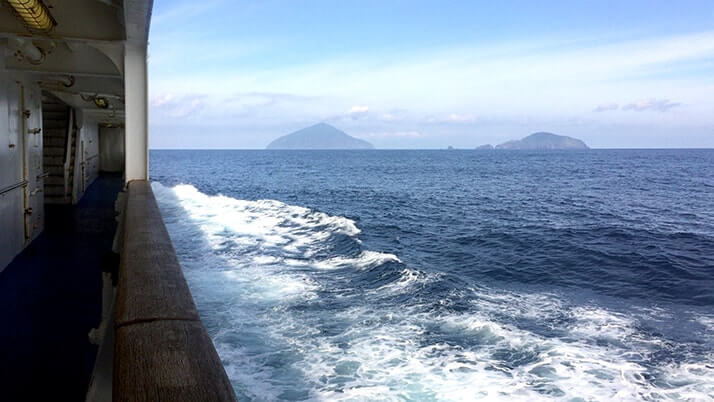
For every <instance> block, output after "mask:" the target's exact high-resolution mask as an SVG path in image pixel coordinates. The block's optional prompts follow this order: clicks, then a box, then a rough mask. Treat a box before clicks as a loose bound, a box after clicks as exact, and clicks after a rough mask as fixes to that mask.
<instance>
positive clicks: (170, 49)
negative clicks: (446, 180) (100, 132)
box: [149, 0, 714, 149]
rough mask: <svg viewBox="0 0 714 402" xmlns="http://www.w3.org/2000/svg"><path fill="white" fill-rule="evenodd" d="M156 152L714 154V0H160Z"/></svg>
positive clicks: (153, 66)
mask: <svg viewBox="0 0 714 402" xmlns="http://www.w3.org/2000/svg"><path fill="white" fill-rule="evenodd" d="M149 98H150V99H149V115H150V146H151V147H152V148H155V149H158V148H190V149H205V148H209V149H216V148H235V149H262V148H264V147H265V146H266V145H267V144H268V143H269V142H270V141H272V140H274V139H275V138H277V137H280V136H282V135H285V134H288V133H290V132H293V131H296V130H299V129H301V128H304V127H306V126H309V125H312V124H315V123H319V122H326V123H329V124H332V125H334V126H335V127H337V128H339V129H341V130H343V131H345V132H347V133H348V134H350V135H352V136H355V137H358V138H362V139H365V140H367V141H369V142H371V143H373V144H374V145H375V146H376V147H377V148H386V149H402V148H410V149H411V148H414V149H423V148H427V149H428V148H446V147H447V146H453V147H456V148H474V147H476V146H479V145H482V144H499V143H502V142H505V141H507V140H511V139H518V138H522V137H524V136H526V135H528V134H530V133H533V132H536V131H549V132H554V133H556V134H562V135H568V136H572V137H576V138H579V139H582V140H583V141H585V142H586V143H587V144H588V145H590V146H591V147H597V148H698V147H708V148H711V147H714V1H711V0H706V1H685V0H682V1H671V0H668V1H658V0H647V1H637V0H628V1H622V0H619V1H609V0H600V1H585V0H582V1H568V2H565V1H508V0H503V1H484V2H478V1H474V0H471V1H448V2H444V1H419V0H410V1H400V0H399V1H397V0H395V1H390V0H376V1H371V0H362V1H349V0H340V1H301V0H284V1H271V0H255V1H236V0H230V1H226V0H204V1H195V0H194V1H184V0H155V1H154V12H153V17H152V22H151V31H150V38H149Z"/></svg>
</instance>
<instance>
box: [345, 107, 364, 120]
mask: <svg viewBox="0 0 714 402" xmlns="http://www.w3.org/2000/svg"><path fill="white" fill-rule="evenodd" d="M368 113H369V107H367V106H352V107H351V108H350V111H349V115H350V117H351V118H352V119H353V120H359V119H363V118H365V117H367V114H368Z"/></svg>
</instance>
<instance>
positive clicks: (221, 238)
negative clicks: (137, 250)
mask: <svg viewBox="0 0 714 402" xmlns="http://www.w3.org/2000/svg"><path fill="white" fill-rule="evenodd" d="M150 156H151V177H152V180H153V189H154V192H155V195H156V198H157V200H158V202H159V206H160V208H161V212H162V215H163V217H164V221H165V223H166V226H167V228H168V230H169V233H170V235H171V239H172V241H173V243H174V246H175V248H176V252H177V255H178V258H179V261H180V262H181V264H182V267H183V270H184V273H185V275H186V279H187V281H188V283H189V287H190V288H191V291H192V293H193V295H194V298H195V300H196V304H197V306H198V309H199V312H200V314H201V318H202V320H203V321H204V323H205V325H206V327H207V329H208V332H209V334H210V335H211V337H212V339H213V342H214V344H215V346H216V349H217V350H218V353H219V355H220V357H221V359H222V361H223V364H224V366H225V368H226V372H227V373H228V376H229V377H230V379H231V381H232V383H233V386H234V388H235V390H236V393H237V395H238V397H239V399H248V400H259V401H264V400H265V401H268V400H379V401H385V400H399V401H403V400H414V401H441V400H444V401H447V400H448V401H451V400H454V401H460V400H479V399H483V400H499V399H502V400H537V399H558V400H612V399H619V400H681V399H685V400H686V399H690V400H711V399H714V150H589V151H570V152H568V151H550V152H544V151H543V152H530V151H472V150H471V151H466V150H463V151H462V150H455V151H446V150H444V151H436V150H435V151H387V150H377V151H158V150H155V151H151V155H150Z"/></svg>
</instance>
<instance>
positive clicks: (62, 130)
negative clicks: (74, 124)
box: [42, 125, 67, 138]
mask: <svg viewBox="0 0 714 402" xmlns="http://www.w3.org/2000/svg"><path fill="white" fill-rule="evenodd" d="M42 133H43V134H44V135H45V136H47V135H50V136H61V137H62V138H65V137H66V136H67V127H50V126H47V125H45V126H44V127H43V128H42Z"/></svg>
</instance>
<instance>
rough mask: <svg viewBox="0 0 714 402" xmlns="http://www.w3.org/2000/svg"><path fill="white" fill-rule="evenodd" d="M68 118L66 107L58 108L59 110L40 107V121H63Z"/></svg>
mask: <svg viewBox="0 0 714 402" xmlns="http://www.w3.org/2000/svg"><path fill="white" fill-rule="evenodd" d="M68 118H69V113H68V112H67V108H64V109H60V110H53V109H46V108H42V121H45V120H49V119H54V120H62V121H65V120H67V119H68Z"/></svg>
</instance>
